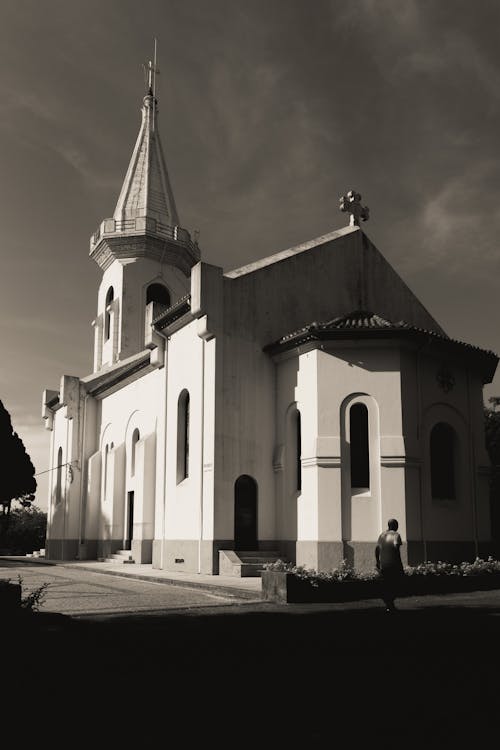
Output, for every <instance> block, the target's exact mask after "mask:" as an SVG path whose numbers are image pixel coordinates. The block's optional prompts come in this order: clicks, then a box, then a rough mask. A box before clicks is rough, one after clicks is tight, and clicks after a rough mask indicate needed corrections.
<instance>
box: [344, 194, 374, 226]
mask: <svg viewBox="0 0 500 750" xmlns="http://www.w3.org/2000/svg"><path fill="white" fill-rule="evenodd" d="M340 210H341V211H345V212H347V213H349V214H350V217H349V225H350V226H351V227H359V220H360V219H362V220H363V221H368V219H369V218H370V211H369V209H368V207H367V206H362V205H361V195H360V194H359V193H357V192H356V191H355V190H349V192H348V193H347V195H343V196H342V198H341V199H340Z"/></svg>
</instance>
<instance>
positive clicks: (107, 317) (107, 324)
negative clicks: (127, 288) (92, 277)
mask: <svg viewBox="0 0 500 750" xmlns="http://www.w3.org/2000/svg"><path fill="white" fill-rule="evenodd" d="M114 295H115V292H114V289H113V287H112V286H110V287H109V289H108V291H107V294H106V302H105V303H104V340H105V341H107V340H108V339H109V334H110V332H111V313H110V312H109V310H108V307H109V306H110V304H111V303H112V302H113V299H114Z"/></svg>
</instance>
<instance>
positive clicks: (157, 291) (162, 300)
mask: <svg viewBox="0 0 500 750" xmlns="http://www.w3.org/2000/svg"><path fill="white" fill-rule="evenodd" d="M150 302H158V304H160V305H164V306H165V307H170V294H169V293H168V289H167V287H166V286H163V284H150V285H149V286H148V289H147V292H146V305H149V303H150Z"/></svg>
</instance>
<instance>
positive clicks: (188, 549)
mask: <svg viewBox="0 0 500 750" xmlns="http://www.w3.org/2000/svg"><path fill="white" fill-rule="evenodd" d="M221 549H234V542H233V540H232V539H213V540H211V539H204V540H203V541H202V542H201V543H200V541H199V540H198V539H165V540H163V541H162V540H161V539H155V540H154V541H153V555H152V557H153V568H158V569H159V570H169V571H177V572H184V573H204V574H208V575H217V574H218V572H219V550H221Z"/></svg>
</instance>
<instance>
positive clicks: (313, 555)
mask: <svg viewBox="0 0 500 750" xmlns="http://www.w3.org/2000/svg"><path fill="white" fill-rule="evenodd" d="M296 551H297V552H296V555H297V558H296V562H297V565H304V567H306V568H313V569H314V570H317V571H326V570H332V568H338V566H339V565H340V563H341V562H342V560H343V559H344V545H343V543H342V542H312V541H307V542H306V541H297V542H296Z"/></svg>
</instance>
